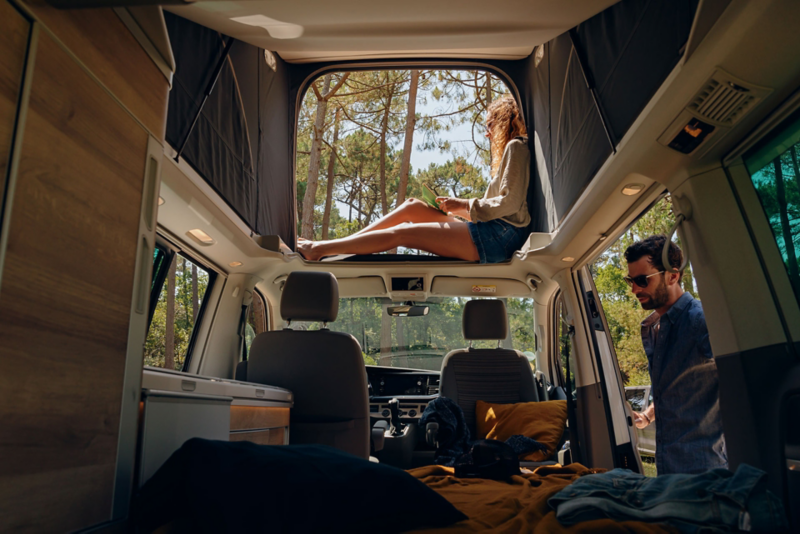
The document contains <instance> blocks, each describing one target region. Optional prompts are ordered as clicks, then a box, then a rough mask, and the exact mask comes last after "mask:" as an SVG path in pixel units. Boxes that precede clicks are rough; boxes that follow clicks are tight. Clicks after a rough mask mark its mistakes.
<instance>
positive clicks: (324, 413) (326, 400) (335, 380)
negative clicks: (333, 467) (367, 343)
mask: <svg viewBox="0 0 800 534" xmlns="http://www.w3.org/2000/svg"><path fill="white" fill-rule="evenodd" d="M280 311H281V317H283V319H284V320H286V321H289V322H291V321H319V322H321V323H323V326H322V328H320V329H319V330H291V329H289V328H285V329H283V330H276V331H270V332H264V333H262V334H259V335H257V336H256V338H255V339H254V340H253V344H252V346H251V348H250V359H249V361H248V362H247V364H246V373H247V381H248V382H257V383H260V384H266V385H271V386H278V387H282V388H286V389H289V390H291V391H292V393H293V394H294V407H293V408H292V411H291V417H290V427H289V442H290V443H291V444H304V443H308V444H311V443H319V444H323V445H330V446H332V447H335V448H337V449H340V450H342V451H345V452H349V453H350V454H354V455H356V456H360V457H361V458H365V459H369V444H370V442H369V439H370V430H369V400H368V398H367V373H366V369H365V367H364V359H363V357H362V355H361V346H360V345H359V344H358V341H356V339H355V338H354V337H353V336H351V335H350V334H345V333H341V332H331V331H330V330H328V329H327V326H326V325H327V323H329V322H333V321H335V320H336V316H337V315H338V312H339V286H338V283H337V281H336V278H335V277H334V276H333V274H331V273H322V272H293V273H291V274H290V275H289V277H288V278H287V279H286V283H285V285H284V287H283V294H282V295H281V307H280ZM242 367H243V368H244V366H242ZM242 374H243V373H242Z"/></svg>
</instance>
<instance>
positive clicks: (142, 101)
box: [28, 0, 169, 141]
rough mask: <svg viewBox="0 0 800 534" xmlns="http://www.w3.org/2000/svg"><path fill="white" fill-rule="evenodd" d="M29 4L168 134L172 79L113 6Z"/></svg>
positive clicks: (153, 127) (160, 134)
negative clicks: (157, 63) (156, 62)
mask: <svg viewBox="0 0 800 534" xmlns="http://www.w3.org/2000/svg"><path fill="white" fill-rule="evenodd" d="M28 5H29V7H30V9H31V11H33V13H34V14H35V15H36V16H37V17H39V19H40V20H41V21H42V23H44V25H45V27H46V28H47V29H48V30H49V31H51V32H53V34H54V35H55V36H56V37H57V38H58V39H60V40H61V41H62V42H63V43H64V44H65V45H66V46H67V48H69V49H70V51H72V53H73V54H75V55H76V56H78V58H79V59H80V61H81V62H82V63H83V64H84V65H86V67H87V68H88V69H89V70H90V71H92V73H93V74H94V75H95V76H97V77H98V79H100V81H101V82H102V83H103V84H104V85H105V86H106V87H108V89H109V90H110V91H111V92H112V93H114V96H116V97H117V98H118V99H119V100H120V101H121V102H122V104H123V105H125V106H126V107H127V108H128V109H129V110H130V111H131V113H133V114H134V115H135V116H136V117H137V118H138V119H139V120H140V121H141V122H142V124H144V125H145V127H146V128H148V129H149V130H150V132H151V133H152V134H153V136H154V137H155V138H156V139H158V140H159V141H163V140H164V132H165V129H166V124H167V122H166V121H167V113H166V110H167V102H168V98H169V83H168V82H167V79H166V78H165V77H164V75H163V74H162V73H161V71H160V70H159V69H158V67H157V66H156V65H155V63H153V60H152V59H150V56H148V55H147V52H145V51H144V49H143V48H142V47H141V45H140V44H139V42H138V41H137V40H136V38H135V37H134V36H133V35H132V34H131V33H130V31H128V28H127V27H126V26H125V24H123V22H122V21H121V20H120V19H119V17H118V16H117V14H116V13H114V11H113V10H112V9H108V8H105V9H56V8H54V7H52V6H50V5H48V4H47V3H46V2H45V0H29V1H28Z"/></svg>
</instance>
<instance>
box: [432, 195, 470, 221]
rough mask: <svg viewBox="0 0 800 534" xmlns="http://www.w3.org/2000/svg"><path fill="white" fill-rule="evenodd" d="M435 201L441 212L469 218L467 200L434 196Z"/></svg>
mask: <svg viewBox="0 0 800 534" xmlns="http://www.w3.org/2000/svg"><path fill="white" fill-rule="evenodd" d="M436 202H438V203H439V207H440V208H441V209H442V211H443V212H445V213H452V214H453V215H458V216H459V217H462V218H464V219H466V220H470V218H469V200H466V199H463V198H453V197H436Z"/></svg>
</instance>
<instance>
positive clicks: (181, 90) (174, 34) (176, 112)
mask: <svg viewBox="0 0 800 534" xmlns="http://www.w3.org/2000/svg"><path fill="white" fill-rule="evenodd" d="M164 20H165V21H166V24H167V31H168V32H169V38H170V42H171V44H172V53H173V55H174V56H175V74H174V75H173V77H172V89H171V90H170V93H169V111H168V114H167V132H166V139H167V142H168V143H169V144H170V145H172V146H173V147H175V148H176V149H177V148H178V146H179V145H180V144H181V142H182V141H183V139H184V137H185V136H186V132H188V131H189V127H190V125H191V123H192V120H193V119H194V116H195V115H196V114H197V110H198V109H200V104H201V103H202V101H203V92H204V91H205V88H206V86H207V85H208V83H209V81H210V80H211V76H212V74H213V71H214V66H215V65H216V64H217V62H218V61H219V58H220V57H221V56H222V50H223V48H224V43H223V42H222V36H221V35H220V34H219V33H218V32H216V31H214V30H211V29H209V28H206V27H205V26H201V25H199V24H195V23H193V22H191V21H188V20H186V19H184V18H182V17H178V16H176V15H173V14H172V13H169V12H167V11H165V12H164Z"/></svg>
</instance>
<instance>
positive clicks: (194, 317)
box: [192, 263, 200, 326]
mask: <svg viewBox="0 0 800 534" xmlns="http://www.w3.org/2000/svg"><path fill="white" fill-rule="evenodd" d="M198 297H199V295H198V291H197V265H195V264H194V263H193V264H192V326H194V325H196V324H197V312H198V311H200V302H199V300H200V299H199V298H198Z"/></svg>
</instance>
